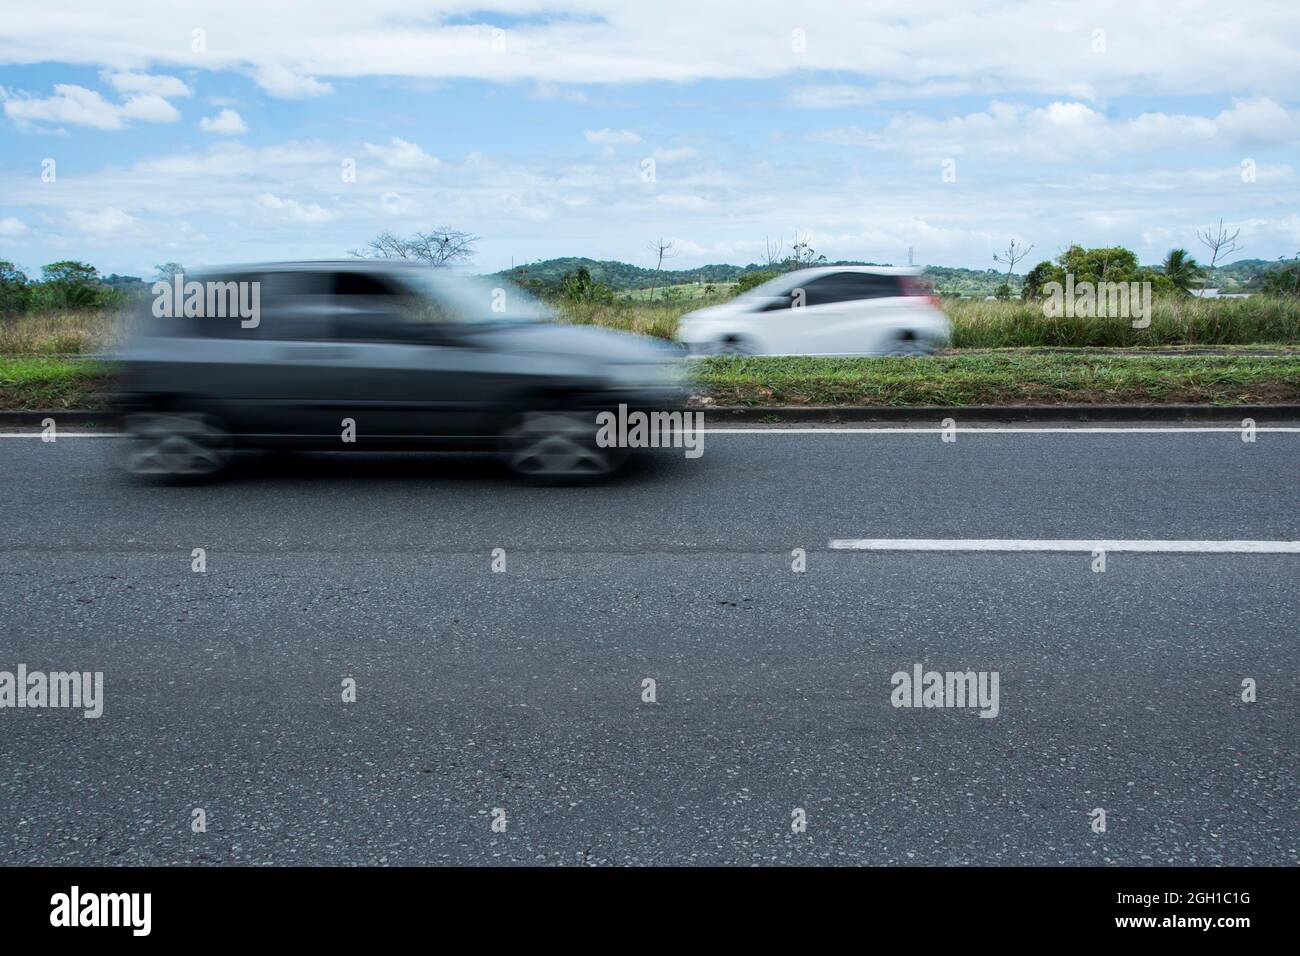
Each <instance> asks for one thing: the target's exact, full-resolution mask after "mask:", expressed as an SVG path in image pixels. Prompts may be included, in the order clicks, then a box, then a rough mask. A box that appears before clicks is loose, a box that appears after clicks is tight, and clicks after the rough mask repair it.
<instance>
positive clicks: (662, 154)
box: [651, 146, 700, 163]
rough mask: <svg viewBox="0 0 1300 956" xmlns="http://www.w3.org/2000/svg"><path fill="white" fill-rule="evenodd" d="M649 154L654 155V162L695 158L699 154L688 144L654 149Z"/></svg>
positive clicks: (670, 161) (676, 161)
mask: <svg viewBox="0 0 1300 956" xmlns="http://www.w3.org/2000/svg"><path fill="white" fill-rule="evenodd" d="M651 155H652V156H654V158H655V161H656V162H660V163H679V162H681V161H682V160H683V159H695V158H696V157H697V156H699V155H700V154H699V153H697V152H696V151H695V150H694V149H693V148H692V147H690V146H674V147H668V148H665V149H656V150H655V151H654V152H653V153H652V154H651Z"/></svg>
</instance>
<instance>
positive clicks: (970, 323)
mask: <svg viewBox="0 0 1300 956" xmlns="http://www.w3.org/2000/svg"><path fill="white" fill-rule="evenodd" d="M717 301H722V300H721V299H719V298H711V299H707V300H704V299H700V300H695V301H691V302H662V301H658V302H641V301H636V302H615V303H613V304H610V305H593V304H591V303H567V302H562V303H559V304H557V309H558V311H559V313H560V318H561V321H564V322H569V323H572V324H574V325H600V326H605V327H606V328H613V329H622V330H623V331H625V332H638V333H641V334H643V335H654V336H657V337H659V338H664V339H671V338H672V337H673V335H674V333H675V332H676V330H677V321H678V319H679V318H680V317H681V316H682V315H683V314H684V313H686V312H689V311H691V310H692V309H696V308H700V307H701V306H703V305H708V304H710V303H712V302H717ZM943 307H944V310H945V311H946V312H947V313H948V317H949V318H950V319H951V320H952V323H953V342H952V344H953V346H954V347H955V348H958V349H964V348H979V349H992V348H1035V347H1036V348H1144V347H1159V346H1171V345H1251V344H1260V343H1270V344H1274V345H1300V301H1297V300H1294V299H1277V298H1271V297H1266V296H1252V297H1251V298H1249V299H1222V300H1218V301H1212V300H1207V299H1195V298H1191V297H1186V296H1178V297H1170V298H1161V299H1156V300H1155V301H1154V302H1153V303H1152V308H1151V312H1152V315H1151V325H1150V326H1149V327H1148V328H1146V329H1135V328H1133V326H1132V322H1131V320H1130V319H1122V318H1113V319H1111V318H1092V319H1088V318H1058V319H1049V318H1047V317H1046V316H1045V315H1044V314H1043V308H1042V305H1041V304H1038V303H1025V302H997V301H994V302H986V301H982V300H970V299H961V300H948V301H946V302H944V305H943Z"/></svg>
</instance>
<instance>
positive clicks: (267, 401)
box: [206, 270, 349, 441]
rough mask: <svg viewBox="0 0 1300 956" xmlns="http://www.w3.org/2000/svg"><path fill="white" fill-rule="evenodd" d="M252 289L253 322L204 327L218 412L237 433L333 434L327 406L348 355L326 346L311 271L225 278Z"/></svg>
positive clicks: (326, 312) (325, 322)
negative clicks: (220, 409)
mask: <svg viewBox="0 0 1300 956" xmlns="http://www.w3.org/2000/svg"><path fill="white" fill-rule="evenodd" d="M231 278H233V279H234V280H236V281H238V282H246V283H250V284H252V286H253V288H255V289H256V291H257V301H258V303H259V313H258V315H257V317H256V320H255V321H246V322H240V321H238V320H230V319H224V320H219V321H216V322H210V323H208V324H207V326H206V329H207V331H206V339H207V350H206V354H207V355H208V357H209V361H210V363H212V365H213V367H214V368H215V369H216V370H217V371H218V372H219V375H218V376H217V377H218V378H219V379H220V381H219V383H217V384H215V386H214V387H215V388H216V389H219V392H218V395H219V398H220V402H221V405H222V407H223V411H224V414H225V415H226V416H228V417H229V418H230V420H231V423H232V425H233V426H234V427H235V428H236V429H237V430H238V431H241V432H245V433H248V434H251V435H265V436H276V437H286V436H293V437H299V438H305V439H311V440H314V441H318V440H320V439H321V438H322V437H325V436H330V435H338V434H339V432H340V426H339V423H338V421H337V419H336V418H335V416H334V415H333V409H332V408H331V407H330V406H329V404H328V401H327V400H328V398H329V396H330V395H332V394H335V393H336V392H337V390H338V388H339V387H340V382H341V380H342V379H343V377H344V376H345V375H346V374H347V372H346V369H347V362H348V359H349V352H348V350H347V349H346V348H345V347H340V346H339V345H338V344H337V343H336V342H334V341H333V329H332V327H331V321H330V317H331V313H330V307H329V298H328V295H327V293H328V291H329V289H328V286H327V284H326V279H325V277H324V276H323V275H322V274H321V273H320V272H316V271H313V270H282V271H274V270H268V271H265V272H257V273H251V272H250V273H241V274H239V275H237V276H232V277H231Z"/></svg>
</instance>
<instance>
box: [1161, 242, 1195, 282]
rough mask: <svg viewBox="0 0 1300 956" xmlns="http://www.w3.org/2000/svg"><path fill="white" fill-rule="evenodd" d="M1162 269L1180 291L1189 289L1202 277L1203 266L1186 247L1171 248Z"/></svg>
mask: <svg viewBox="0 0 1300 956" xmlns="http://www.w3.org/2000/svg"><path fill="white" fill-rule="evenodd" d="M1162 269H1163V270H1164V273H1165V275H1166V276H1168V277H1169V281H1170V282H1172V283H1173V284H1174V287H1175V288H1176V289H1178V290H1179V291H1180V292H1187V291H1189V290H1190V288H1191V285H1192V283H1193V282H1195V281H1196V280H1198V279H1199V278H1200V277H1201V267H1200V266H1199V265H1198V264H1197V262H1196V260H1195V259H1193V258H1192V257H1191V256H1189V255H1188V254H1187V250H1186V249H1170V250H1169V255H1167V256H1165V262H1164V265H1163V266H1162Z"/></svg>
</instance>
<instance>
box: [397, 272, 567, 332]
mask: <svg viewBox="0 0 1300 956" xmlns="http://www.w3.org/2000/svg"><path fill="white" fill-rule="evenodd" d="M402 279H403V281H404V283H405V284H406V285H407V286H408V287H409V288H411V289H412V290H414V291H415V292H416V293H417V294H419V295H420V296H422V297H426V298H429V299H432V300H433V301H436V302H437V303H438V304H439V305H440V306H441V308H440V309H439V310H438V311H439V312H440V313H442V314H443V315H444V316H445V317H446V318H447V319H450V320H451V321H455V322H466V323H479V322H482V323H490V322H545V321H548V320H549V319H552V318H554V313H552V311H551V310H550V308H549V307H548V306H546V305H545V304H544V303H542V302H540V301H538V300H537V299H535V298H534V297H533V296H531V295H529V294H528V293H527V292H525V291H524V290H523V289H521V288H519V286H517V285H514V284H513V283H510V282H507V281H505V280H504V279H492V280H490V281H489V280H486V279H479V278H475V277H473V276H466V275H458V274H456V273H451V272H444V271H436V272H435V271H434V270H433V269H429V270H419V271H416V270H412V272H411V273H410V274H408V275H404V276H403V277H402Z"/></svg>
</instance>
